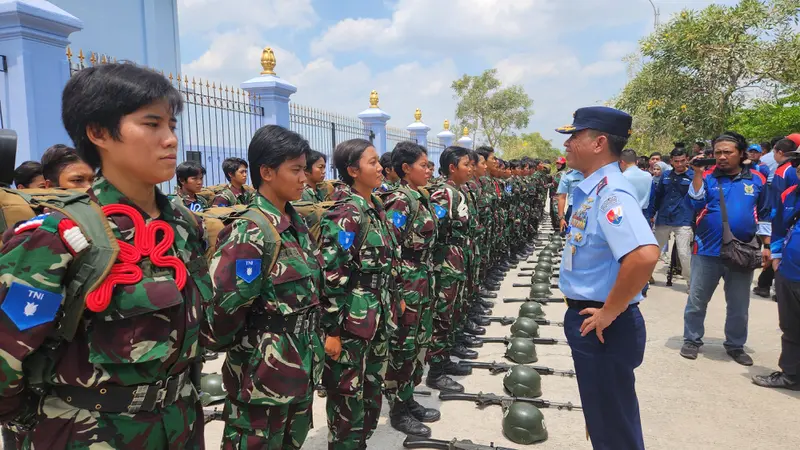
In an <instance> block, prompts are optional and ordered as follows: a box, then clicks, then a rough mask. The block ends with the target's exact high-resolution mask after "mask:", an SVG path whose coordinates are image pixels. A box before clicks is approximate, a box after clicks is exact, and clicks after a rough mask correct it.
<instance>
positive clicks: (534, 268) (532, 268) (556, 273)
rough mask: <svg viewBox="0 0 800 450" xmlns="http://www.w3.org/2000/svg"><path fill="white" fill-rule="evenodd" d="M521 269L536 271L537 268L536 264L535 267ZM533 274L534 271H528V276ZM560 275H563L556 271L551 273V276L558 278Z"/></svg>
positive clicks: (522, 268)
mask: <svg viewBox="0 0 800 450" xmlns="http://www.w3.org/2000/svg"><path fill="white" fill-rule="evenodd" d="M519 270H531V271H535V270H536V267H535V266H534V267H520V268H519ZM531 275H533V272H529V273H528V276H531ZM560 276H561V275H560V274H559V273H558V272H554V273H551V274H550V278H558V277H560Z"/></svg>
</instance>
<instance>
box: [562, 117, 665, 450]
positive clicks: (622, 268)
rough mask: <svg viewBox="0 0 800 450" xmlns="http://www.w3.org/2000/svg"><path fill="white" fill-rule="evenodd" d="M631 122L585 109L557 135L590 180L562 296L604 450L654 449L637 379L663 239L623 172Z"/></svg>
mask: <svg viewBox="0 0 800 450" xmlns="http://www.w3.org/2000/svg"><path fill="white" fill-rule="evenodd" d="M631 121H632V119H631V116H629V115H628V114H626V113H624V112H622V111H619V110H616V109H612V108H607V107H604V106H592V107H588V108H581V109H579V110H578V111H576V112H575V115H574V122H573V124H572V125H566V126H564V127H561V128H558V129H557V130H556V131H558V132H559V133H563V134H569V135H571V136H570V137H569V139H567V141H566V142H565V143H564V145H565V147H566V152H567V164H569V166H570V167H572V168H574V169H575V170H577V171H579V172H581V173H582V174H583V176H584V177H585V180H583V181H582V182H580V184H578V186H577V187H576V188H575V191H574V195H575V198H574V201H573V206H574V207H575V208H576V210H575V211H573V213H572V218H571V219H570V221H569V227H568V228H567V243H566V246H565V247H564V251H563V255H562V257H561V277H560V278H559V289H561V292H563V293H564V296H565V297H566V298H567V306H568V308H567V312H566V314H565V316H564V334H565V335H566V336H567V340H568V341H569V345H570V347H571V348H572V359H573V361H574V363H575V371H576V372H577V375H578V389H579V391H580V395H581V403H582V404H583V414H584V417H585V419H586V426H587V429H588V432H589V436H590V437H591V439H592V446H593V447H594V448H595V449H609V450H612V449H613V450H620V449H625V450H630V449H644V439H643V437H642V424H641V420H640V418H639V401H638V399H637V398H636V389H635V379H634V374H633V371H634V369H635V368H636V367H638V366H639V365H640V364H641V363H642V359H643V357H644V347H645V335H646V333H645V324H644V319H643V318H642V314H641V312H640V311H639V302H640V301H641V300H642V294H641V291H642V288H643V287H644V285H645V283H647V280H648V278H650V273H651V272H652V270H653V268H654V267H655V265H656V261H658V255H659V249H658V246H657V245H656V238H655V236H653V233H652V231H650V226H649V225H648V223H647V220H645V218H644V215H643V214H642V208H641V206H640V205H639V202H638V201H637V199H636V195H635V194H634V188H633V186H632V185H631V184H630V182H628V180H626V179H625V177H624V176H623V175H622V172H620V169H619V165H618V164H617V162H618V161H619V158H620V154H621V153H622V149H623V148H624V147H625V144H626V143H627V141H628V136H629V135H630V128H631Z"/></svg>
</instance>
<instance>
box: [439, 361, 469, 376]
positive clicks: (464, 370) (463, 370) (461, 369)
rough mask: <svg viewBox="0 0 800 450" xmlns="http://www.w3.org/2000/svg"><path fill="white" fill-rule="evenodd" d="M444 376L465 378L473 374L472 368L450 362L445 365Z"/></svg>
mask: <svg viewBox="0 0 800 450" xmlns="http://www.w3.org/2000/svg"><path fill="white" fill-rule="evenodd" d="M444 374H445V375H453V376H456V377H464V376H467V375H471V374H472V367H467V366H462V365H461V364H458V363H457V362H455V361H453V360H450V361H447V362H445V363H444Z"/></svg>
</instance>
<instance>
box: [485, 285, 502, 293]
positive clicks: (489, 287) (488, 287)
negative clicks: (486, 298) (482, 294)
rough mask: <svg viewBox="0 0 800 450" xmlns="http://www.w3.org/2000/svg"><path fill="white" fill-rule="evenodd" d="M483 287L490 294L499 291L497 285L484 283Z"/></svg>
mask: <svg viewBox="0 0 800 450" xmlns="http://www.w3.org/2000/svg"><path fill="white" fill-rule="evenodd" d="M484 287H485V288H486V290H487V291H490V292H497V291H499V290H500V284H499V283H498V284H491V283H486V285H485V286H484ZM495 295H496V294H495Z"/></svg>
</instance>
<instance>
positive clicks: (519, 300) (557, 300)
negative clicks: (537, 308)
mask: <svg viewBox="0 0 800 450" xmlns="http://www.w3.org/2000/svg"><path fill="white" fill-rule="evenodd" d="M525 302H536V303H541V304H543V305H545V304H547V303H564V298H563V297H545V298H529V297H525V298H517V297H508V298H504V299H503V303H525Z"/></svg>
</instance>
